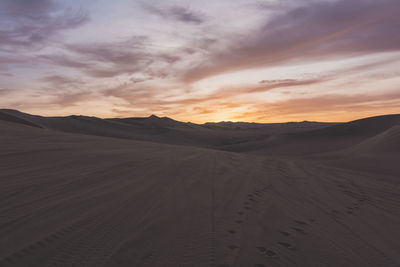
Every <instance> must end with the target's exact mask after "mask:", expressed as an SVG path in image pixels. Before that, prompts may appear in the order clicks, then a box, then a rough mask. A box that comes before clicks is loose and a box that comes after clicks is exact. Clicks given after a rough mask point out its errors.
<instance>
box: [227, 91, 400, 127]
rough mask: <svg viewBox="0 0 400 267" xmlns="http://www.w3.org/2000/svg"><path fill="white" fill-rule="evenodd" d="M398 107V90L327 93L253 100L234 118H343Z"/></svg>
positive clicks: (259, 119) (388, 110) (354, 117)
mask: <svg viewBox="0 0 400 267" xmlns="http://www.w3.org/2000/svg"><path fill="white" fill-rule="evenodd" d="M399 108H400V93H398V92H389V93H384V94H374V95H367V94H350V95H345V94H326V95H322V96H313V97H306V98H292V99H288V100H283V101H277V102H272V103H271V102H270V103H262V104H261V103H253V104H252V105H249V109H250V111H248V112H246V113H241V114H238V115H237V116H236V117H234V119H245V120H254V121H270V120H274V121H280V120H282V118H286V119H290V118H291V119H293V120H299V119H300V120H320V121H334V120H336V121H339V120H340V119H342V121H346V120H352V119H356V118H360V117H362V116H371V115H373V114H388V113H393V111H395V110H398V109H399Z"/></svg>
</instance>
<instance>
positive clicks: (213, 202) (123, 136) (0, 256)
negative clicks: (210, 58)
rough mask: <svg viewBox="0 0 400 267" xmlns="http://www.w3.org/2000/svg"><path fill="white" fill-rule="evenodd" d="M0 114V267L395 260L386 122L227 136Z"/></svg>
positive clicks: (394, 153)
mask: <svg viewBox="0 0 400 267" xmlns="http://www.w3.org/2000/svg"><path fill="white" fill-rule="evenodd" d="M1 114H6V115H2V116H0V237H1V238H0V266H398V265H399V264H400V256H399V253H398V251H400V242H399V240H400V228H399V225H400V208H399V207H400V196H399V189H400V187H399V186H400V183H399V177H400V175H399V174H400V168H399V167H398V165H399V164H398V163H399V161H398V159H399V158H400V148H399V144H400V128H399V121H400V119H399V116H398V115H397V116H396V115H393V116H395V117H382V118H383V119H382V118H381V119H378V120H377V119H376V118H374V119H373V121H375V122H374V123H375V126H374V124H370V126H365V125H368V124H365V123H363V121H361V126H360V123H359V122H358V123H357V122H355V123H354V122H353V123H349V124H337V125H333V126H331V125H328V124H318V123H315V124H311V125H304V124H302V125H300V126H299V125H290V126H287V125H286V126H285V124H282V125H279V126H277V125H273V126H271V125H246V124H245V125H240V127H241V128H240V129H238V128H237V126H238V125H236V126H233V127H232V125H228V126H227V125H219V124H216V125H194V124H184V123H180V122H176V121H173V120H170V119H165V118H164V119H163V118H154V117H153V118H147V119H142V120H140V119H131V120H130V121H128V122H126V121H125V122H121V121H120V120H101V119H97V118H91V119H88V117H84V118H82V117H81V118H78V120H79V121H78V122H75V121H74V120H77V118H73V117H68V118H58V119H57V118H53V119H46V118H43V117H40V118H39V117H36V116H31V115H28V114H23V113H21V114H19V113H17V112H16V111H8V110H6V111H2V113H0V115H1ZM81 120H84V121H85V120H89V122H87V121H86V122H83V123H82V122H80V121H81ZM143 120H144V121H143ZM151 120H153V121H154V122H151ZM383 120H385V121H386V122H384V123H382V121H383ZM149 121H150V122H149ZM387 121H390V122H387ZM369 122H371V121H369ZM110 123H111V126H110ZM160 124H161V125H160ZM70 125H72V126H70ZM77 125H78V126H77ZM115 125H117V126H115ZM130 125H133V126H130ZM354 125H355V126H354ZM378 125H380V126H378ZM113 126H115V127H116V128H113ZM68 127H71V128H68ZM118 127H119V128H118ZM352 127H353V128H352ZM354 127H355V129H359V128H360V127H367V128H366V129H365V128H364V129H363V130H362V131H358V130H351V129H354ZM342 128H344V129H346V130H341V129H342ZM378 128H379V129H378ZM65 129H67V130H65ZM71 129H74V130H71ZM82 129H85V131H83V130H82ZM88 129H89V130H88ZM101 129H103V130H101ZM116 129H117V130H116ZM332 129H333V130H332ZM338 129H339V130H338ZM348 129H350V130H348ZM368 129H369V130H368ZM129 132H130V133H129ZM101 133H103V134H101ZM100 135H102V136H100ZM133 139H135V140H133ZM152 139H154V142H150V141H153V140H152ZM276 140H280V141H279V142H278V141H276ZM326 142H332V143H334V144H336V149H334V146H333V145H332V144H329V145H326V146H323V144H325V143H326ZM166 143H168V144H166ZM255 144H258V146H257V145H255ZM304 144H308V145H309V146H319V147H318V149H317V148H315V147H311V148H305V147H307V146H306V145H304ZM319 144H320V145H319ZM246 145H247V146H246ZM256 147H257V149H255V148H256ZM279 147H281V148H282V149H281V153H280V156H276V154H275V151H278V150H279ZM321 147H322V148H321ZM300 148H302V149H303V153H301V154H302V156H301V157H300V156H298V155H297V156H293V155H296V154H299V153H296V152H301V151H298V149H300ZM224 149H227V150H232V151H234V150H235V151H242V152H246V153H237V152H229V151H223V150H224ZM316 153H318V154H316ZM374 163H379V166H375V165H374ZM380 163H381V164H380Z"/></svg>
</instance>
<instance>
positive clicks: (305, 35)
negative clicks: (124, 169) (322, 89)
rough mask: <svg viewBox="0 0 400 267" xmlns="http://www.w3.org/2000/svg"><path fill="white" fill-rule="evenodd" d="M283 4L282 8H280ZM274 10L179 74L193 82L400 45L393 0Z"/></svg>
mask: <svg viewBox="0 0 400 267" xmlns="http://www.w3.org/2000/svg"><path fill="white" fill-rule="evenodd" d="M281 8H282V7H281ZM288 8H289V10H286V12H283V13H281V12H280V13H278V15H275V16H274V17H273V18H268V19H267V22H265V24H264V25H262V26H261V27H260V28H259V29H258V30H256V31H253V32H251V33H249V34H247V35H245V37H244V38H243V39H242V38H241V39H238V40H236V41H235V42H233V43H232V44H230V46H228V47H225V48H223V50H217V51H214V52H213V53H212V54H211V55H210V56H209V57H208V58H207V59H206V60H204V61H203V62H202V63H200V64H199V65H197V66H195V67H194V68H192V69H189V70H188V71H187V73H186V74H185V75H184V80H185V81H186V82H194V81H197V80H200V79H203V78H206V77H209V76H213V75H216V74H219V73H224V72H229V71H235V70H240V69H248V68H257V67H265V66H276V65H279V64H283V63H288V62H296V61H303V62H304V61H312V60H320V59H327V58H338V57H348V56H351V55H360V54H366V53H373V52H388V51H399V50H400V34H398V29H399V27H398V24H399V23H400V17H399V16H398V14H399V13H400V4H399V2H398V1H397V0H383V1H379V2H377V1H371V0H354V1H345V0H340V1H321V2H316V1H305V2H304V5H303V6H300V7H296V8H292V6H291V5H290V6H289V7H288Z"/></svg>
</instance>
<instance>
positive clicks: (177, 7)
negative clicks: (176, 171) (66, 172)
mask: <svg viewBox="0 0 400 267" xmlns="http://www.w3.org/2000/svg"><path fill="white" fill-rule="evenodd" d="M398 14H400V1H398V0H382V1H376V0H354V1H353V0H352V1H348V0H347V1H346V0H306V1H298V0H263V1H261V0H251V1H248V0H237V1H231V0H222V1H208V0H207V1H205V0H203V1H197V0H195V1H160V0H151V1H129V0H116V1H106V0H98V1H89V0H77V1H67V0H35V1H29V0H2V1H0V25H1V28H0V99H1V100H0V108H12V109H18V110H20V111H22V112H27V113H32V114H36V115H44V116H66V115H71V114H77V115H87V116H97V117H102V118H105V117H144V116H149V115H151V114H155V115H157V116H168V117H171V118H173V119H176V120H180V121H191V122H195V123H203V122H211V121H251V122H285V121H303V120H309V121H326V122H343V121H350V120H353V119H359V118H363V117H369V116H376V115H383V114H393V113H400V16H399V15H398Z"/></svg>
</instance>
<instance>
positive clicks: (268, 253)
mask: <svg viewBox="0 0 400 267" xmlns="http://www.w3.org/2000/svg"><path fill="white" fill-rule="evenodd" d="M256 249H258V252H259V253H260V254H262V255H266V256H267V257H275V256H276V255H277V254H276V253H275V252H274V251H272V250H268V249H266V248H265V247H256Z"/></svg>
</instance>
